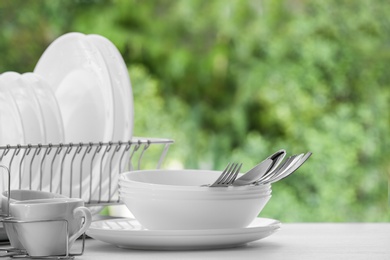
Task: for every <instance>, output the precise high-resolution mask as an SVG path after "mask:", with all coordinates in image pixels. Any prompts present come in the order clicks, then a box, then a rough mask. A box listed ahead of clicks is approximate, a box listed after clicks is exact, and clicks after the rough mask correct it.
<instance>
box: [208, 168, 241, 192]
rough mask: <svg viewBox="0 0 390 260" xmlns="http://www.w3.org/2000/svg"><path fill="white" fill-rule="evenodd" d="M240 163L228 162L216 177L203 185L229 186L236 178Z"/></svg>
mask: <svg viewBox="0 0 390 260" xmlns="http://www.w3.org/2000/svg"><path fill="white" fill-rule="evenodd" d="M241 166H242V163H240V164H238V163H229V164H228V165H227V166H226V168H225V169H224V170H223V172H222V173H221V175H220V176H219V177H218V179H217V180H216V181H215V182H214V183H213V184H210V185H205V186H208V187H227V186H230V185H231V184H232V183H233V182H234V180H235V179H236V178H237V175H238V173H239V172H240V169H241Z"/></svg>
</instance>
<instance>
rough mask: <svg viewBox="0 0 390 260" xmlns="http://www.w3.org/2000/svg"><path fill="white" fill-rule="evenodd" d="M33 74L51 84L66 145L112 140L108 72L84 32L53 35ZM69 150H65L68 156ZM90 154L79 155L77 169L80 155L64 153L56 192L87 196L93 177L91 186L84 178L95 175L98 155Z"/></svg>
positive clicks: (96, 174) (111, 108)
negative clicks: (83, 156)
mask: <svg viewBox="0 0 390 260" xmlns="http://www.w3.org/2000/svg"><path fill="white" fill-rule="evenodd" d="M34 72H35V73H37V74H39V75H41V76H42V77H43V78H44V79H46V80H47V81H48V83H49V84H50V86H51V87H52V88H53V92H54V95H55V97H56V99H57V102H58V104H59V108H60V111H61V115H62V119H63V125H64V133H65V142H66V143H75V144H77V143H80V142H83V143H88V142H93V143H98V142H108V141H111V140H112V137H113V125H114V100H113V93H112V87H111V82H110V77H109V73H108V70H107V66H106V64H105V61H104V59H103V57H102V55H101V53H100V52H99V50H98V49H97V48H96V47H95V46H94V45H93V44H91V43H90V42H89V41H87V40H86V36H85V35H84V34H82V33H68V34H65V35H62V36H61V37H59V38H57V39H56V40H55V41H54V42H52V43H51V44H50V46H49V47H48V48H47V49H46V50H45V52H44V53H43V55H42V56H41V58H40V59H39V61H38V63H37V65H36V67H35V69H34ZM74 152H75V150H73V151H70V150H69V153H68V154H74ZM92 154H93V152H92V153H89V154H88V156H89V157H88V156H87V157H85V158H84V164H83V166H82V167H76V166H77V165H80V164H81V160H82V158H81V157H82V156H76V157H75V159H74V161H73V160H72V156H66V160H65V162H64V164H63V165H64V167H63V169H62V170H61V183H60V185H61V187H60V192H61V193H62V194H64V195H68V196H71V197H74V196H77V197H80V198H83V199H84V200H87V201H88V200H90V199H91V198H90V189H91V188H93V187H96V185H97V184H96V179H97V178H93V183H92V186H91V187H90V183H91V182H90V181H89V180H90V179H91V178H92V175H93V176H100V172H99V161H100V156H101V155H102V154H103V153H98V154H97V155H96V158H94V160H93V158H92ZM64 158H65V157H64ZM92 160H93V161H92ZM91 161H92V164H91ZM72 165H76V166H75V167H72ZM91 167H92V168H91ZM91 169H92V175H91V174H89V172H90V171H91Z"/></svg>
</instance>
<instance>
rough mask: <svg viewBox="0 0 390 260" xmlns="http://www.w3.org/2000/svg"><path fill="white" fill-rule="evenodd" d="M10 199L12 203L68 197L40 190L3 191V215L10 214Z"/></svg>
mask: <svg viewBox="0 0 390 260" xmlns="http://www.w3.org/2000/svg"><path fill="white" fill-rule="evenodd" d="M8 194H10V196H8ZM8 197H9V202H10V203H12V202H16V201H25V200H37V199H52V198H67V197H66V196H64V195H61V194H58V193H52V192H46V191H38V190H11V192H10V193H9V192H8V191H3V192H2V193H1V211H2V212H3V214H7V213H8Z"/></svg>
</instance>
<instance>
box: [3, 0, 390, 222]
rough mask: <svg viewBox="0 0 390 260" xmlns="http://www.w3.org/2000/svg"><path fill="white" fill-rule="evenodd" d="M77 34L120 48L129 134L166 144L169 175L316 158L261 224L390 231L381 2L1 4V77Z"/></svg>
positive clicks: (388, 91)
mask: <svg viewBox="0 0 390 260" xmlns="http://www.w3.org/2000/svg"><path fill="white" fill-rule="evenodd" d="M72 31H78V32H83V33H86V34H91V33H95V34H101V35H103V36H105V37H107V38H108V39H110V40H111V41H112V42H113V43H114V44H115V45H116V46H117V47H118V49H119V50H120V52H121V53H122V55H123V58H124V60H125V61H126V63H127V66H128V69H129V75H130V78H131V82H132V87H133V94H134V100H135V125H134V134H135V135H136V136H144V137H164V138H171V139H174V140H175V144H174V145H172V146H171V149H170V151H169V153H168V155H167V158H166V161H165V163H164V166H163V167H164V168H202V169H216V170H219V169H223V168H224V166H225V165H226V164H227V163H228V162H230V161H238V162H243V163H244V166H243V170H248V169H250V168H251V167H252V166H253V165H254V164H256V163H258V162H259V161H261V160H262V159H264V158H265V157H267V156H268V155H269V154H271V153H272V152H275V151H276V150H279V149H281V148H284V149H286V150H287V152H288V155H291V154H296V153H301V152H306V151H311V152H313V155H312V157H311V158H310V159H309V160H308V161H307V162H306V163H305V165H304V166H302V167H301V168H300V169H299V170H298V171H297V172H296V173H295V174H294V175H292V176H290V177H289V178H287V179H285V180H283V181H281V182H278V183H276V184H274V185H273V197H272V199H271V201H270V202H269V204H268V205H267V206H266V208H265V210H264V211H263V212H262V213H261V216H266V217H272V218H276V219H279V220H281V221H282V222H292V221H295V222H317V221H335V222H344V221H350V222H355V221H356V222H362V221H365V222H368V221H371V222H380V221H390V214H389V211H390V210H389V209H390V207H389V201H390V194H389V185H390V184H389V182H388V179H390V160H389V157H390V141H389V140H390V112H389V111H390V106H389V104H390V72H389V68H390V2H389V1H387V0H383V1H382V0H375V1H370V0H356V1H352V0H349V1H348V0H341V1H339V0H328V1H325V0H324V1H306V0H284V1H282V0H276V1H271V0H270V1H266V0H264V1H260V0H258V1H251V0H248V1H240V0H229V1H227V0H214V1H200V0H182V1H167V0H153V1H152V0H143V1H135V0H123V1H114V0H112V1H110V0H107V1H103V0H101V1H99V0H79V1H73V0H66V1H64V0H57V1H52V0H47V1H44V0H36V1H26V0H1V1H0V54H1V59H0V73H1V72H5V71H18V72H21V73H22V72H28V71H32V70H33V69H34V66H35V64H36V62H37V61H38V59H39V57H40V56H41V54H42V53H43V51H44V50H45V48H46V47H47V46H48V45H49V44H50V43H51V42H52V41H53V40H55V39H56V38H57V37H59V36H61V35H62V34H65V33H67V32H72Z"/></svg>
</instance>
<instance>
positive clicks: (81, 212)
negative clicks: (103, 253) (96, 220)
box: [69, 207, 92, 243]
mask: <svg viewBox="0 0 390 260" xmlns="http://www.w3.org/2000/svg"><path fill="white" fill-rule="evenodd" d="M73 216H74V217H75V218H80V219H81V218H82V217H84V223H83V225H82V226H81V228H80V230H79V231H77V232H76V233H75V234H74V235H73V236H71V237H70V238H69V242H70V243H72V242H73V241H74V240H76V239H77V238H78V237H79V236H81V235H82V234H83V233H84V232H85V231H87V229H88V228H89V226H90V225H91V223H92V215H91V211H89V209H88V208H86V207H78V208H75V209H74V210H73Z"/></svg>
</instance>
